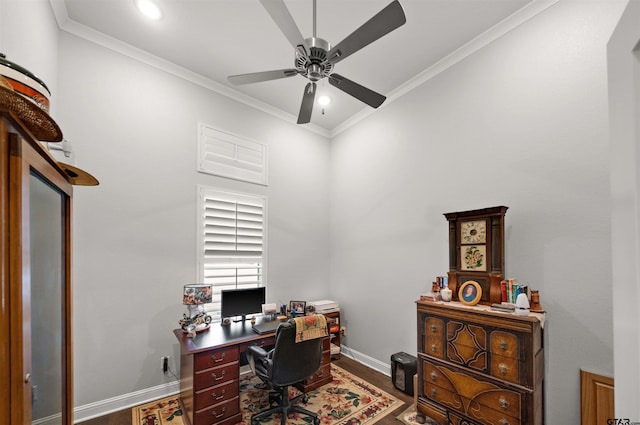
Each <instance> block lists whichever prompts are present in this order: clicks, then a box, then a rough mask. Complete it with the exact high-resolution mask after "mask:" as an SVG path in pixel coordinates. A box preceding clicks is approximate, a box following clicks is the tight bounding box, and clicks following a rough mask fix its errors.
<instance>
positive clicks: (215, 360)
mask: <svg viewBox="0 0 640 425" xmlns="http://www.w3.org/2000/svg"><path fill="white" fill-rule="evenodd" d="M226 354H227V352H226V351H225V352H224V353H222V355H221V356H220V357H219V358H218V357H216V355H215V354H212V355H211V360H213V361H214V363H220V362H221V361H223V360H224V356H225V355H226Z"/></svg>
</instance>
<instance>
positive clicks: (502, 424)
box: [500, 419, 509, 425]
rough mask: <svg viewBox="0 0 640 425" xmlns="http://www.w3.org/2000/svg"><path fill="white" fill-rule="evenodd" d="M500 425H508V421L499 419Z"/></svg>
mask: <svg viewBox="0 0 640 425" xmlns="http://www.w3.org/2000/svg"><path fill="white" fill-rule="evenodd" d="M500 425H509V421H508V420H506V419H500Z"/></svg>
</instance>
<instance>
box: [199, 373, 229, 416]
mask: <svg viewBox="0 0 640 425" xmlns="http://www.w3.org/2000/svg"><path fill="white" fill-rule="evenodd" d="M239 388H240V383H239V381H238V380H237V379H234V380H232V381H229V382H226V383H224V384H222V385H217V386H215V387H209V388H207V389H205V390H201V391H198V392H196V393H195V401H194V409H195V410H202V409H204V408H205V407H208V406H213V405H214V404H219V403H222V402H223V401H225V400H228V399H230V398H233V397H236V396H237V395H238V391H239Z"/></svg>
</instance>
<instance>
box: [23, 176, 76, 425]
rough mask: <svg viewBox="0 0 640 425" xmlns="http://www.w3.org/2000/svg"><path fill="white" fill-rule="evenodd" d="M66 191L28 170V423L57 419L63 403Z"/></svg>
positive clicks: (61, 416)
mask: <svg viewBox="0 0 640 425" xmlns="http://www.w3.org/2000/svg"><path fill="white" fill-rule="evenodd" d="M65 197H66V195H65V194H64V192H61V191H60V190H59V189H58V188H56V187H55V186H52V185H50V184H49V183H48V182H47V181H46V180H44V179H43V178H42V177H40V176H39V175H37V174H35V173H34V172H32V173H31V175H30V178H29V202H30V207H29V212H30V214H29V235H30V236H29V244H30V253H29V271H30V285H29V286H28V289H29V291H30V300H31V306H30V307H31V388H32V395H31V402H32V423H33V424H39V423H47V424H51V425H56V424H62V423H63V421H64V420H65V418H64V414H63V412H64V406H65V404H66V400H65V397H66V394H67V391H66V388H65V385H66V380H65V377H64V374H65V369H66V368H67V365H66V359H65V357H66V356H65V347H66V346H67V344H66V341H65V339H66V338H67V335H66V329H65V315H66V314H67V312H65V311H64V310H65V309H64V306H65V301H64V300H65V298H66V296H67V295H68V294H66V285H65V282H66V278H67V276H65V270H66V267H65V258H66V256H65V249H66V248H65V247H66V246H67V242H68V241H65V238H66V237H67V235H68V232H67V231H66V229H65V226H67V221H66V216H67V212H66V211H65V209H66V208H67V203H66V202H65Z"/></svg>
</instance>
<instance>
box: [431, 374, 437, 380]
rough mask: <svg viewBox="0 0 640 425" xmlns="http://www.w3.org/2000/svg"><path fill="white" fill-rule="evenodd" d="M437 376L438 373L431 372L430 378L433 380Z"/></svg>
mask: <svg viewBox="0 0 640 425" xmlns="http://www.w3.org/2000/svg"><path fill="white" fill-rule="evenodd" d="M437 378H438V375H437V374H436V373H435V372H431V380H432V381H435V380H436V379H437Z"/></svg>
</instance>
